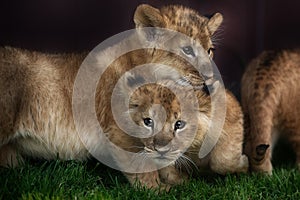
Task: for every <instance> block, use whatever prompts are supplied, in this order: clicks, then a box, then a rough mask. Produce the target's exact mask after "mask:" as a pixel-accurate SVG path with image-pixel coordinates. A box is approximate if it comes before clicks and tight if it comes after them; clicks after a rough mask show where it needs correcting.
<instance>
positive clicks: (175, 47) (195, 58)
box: [134, 4, 223, 85]
mask: <svg viewBox="0 0 300 200" xmlns="http://www.w3.org/2000/svg"><path fill="white" fill-rule="evenodd" d="M222 21H223V17H222V15H221V14H220V13H216V14H214V15H212V16H211V17H210V18H208V17H205V16H202V15H200V14H199V13H197V12H196V11H194V10H192V9H189V8H186V7H182V6H177V5H169V6H165V7H162V8H160V9H157V8H154V7H152V6H149V5H145V4H144V5H140V6H138V7H137V9H136V11H135V14H134V22H135V24H136V28H137V31H138V33H139V35H140V36H139V38H140V40H141V42H142V43H143V44H147V45H145V48H148V51H149V54H148V55H151V57H152V59H150V61H149V62H151V63H161V64H165V65H170V66H173V67H174V68H176V69H177V70H179V71H180V74H185V75H186V76H187V77H186V78H187V80H189V81H190V82H191V83H194V81H195V85H197V84H199V83H200V84H201V83H203V80H204V81H206V80H211V79H212V78H213V70H212V65H213V64H212V63H211V59H212V57H213V50H214V49H215V47H214V42H213V35H214V33H215V32H216V31H217V29H218V28H219V26H220V25H221V23H222ZM149 27H151V28H149ZM147 28H148V29H147ZM166 30H169V31H166ZM199 72H200V77H201V79H202V78H203V79H202V80H200V79H199ZM199 81H200V82H199Z"/></svg>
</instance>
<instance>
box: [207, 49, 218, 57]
mask: <svg viewBox="0 0 300 200" xmlns="http://www.w3.org/2000/svg"><path fill="white" fill-rule="evenodd" d="M214 50H216V49H215V48H209V49H208V50H207V53H208V55H209V57H212V54H213V52H214Z"/></svg>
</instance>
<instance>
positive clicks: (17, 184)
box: [0, 148, 300, 200]
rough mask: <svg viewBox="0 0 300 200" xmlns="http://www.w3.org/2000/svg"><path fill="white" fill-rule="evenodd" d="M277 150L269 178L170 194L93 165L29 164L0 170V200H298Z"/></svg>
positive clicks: (201, 180)
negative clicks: (132, 184) (132, 185)
mask: <svg viewBox="0 0 300 200" xmlns="http://www.w3.org/2000/svg"><path fill="white" fill-rule="evenodd" d="M284 149H285V152H284V153H283V151H281V150H276V149H275V153H276V155H280V154H281V156H279V157H278V158H277V159H276V157H275V160H274V163H275V164H276V167H275V170H274V172H273V176H263V175H258V174H243V175H227V176H217V175H216V176H213V177H202V176H197V177H195V178H193V179H192V180H191V181H190V182H188V183H186V184H184V185H181V186H176V187H174V188H172V190H171V191H170V192H169V193H165V192H162V193H160V194H157V193H155V191H152V190H146V189H143V188H140V189H134V188H132V187H131V186H130V184H129V183H128V182H127V180H126V178H125V177H124V176H123V174H122V173H120V172H118V171H115V170H113V169H110V168H108V167H106V166H104V165H102V164H99V163H97V162H94V161H91V162H88V163H80V162H76V161H68V162H62V161H51V162H46V161H28V162H26V164H25V165H24V166H22V167H19V168H16V169H5V168H0V199H5V200H6V199H121V200H126V199H128V200H131V199H171V200H172V199H174V200H175V199H272V200H273V199H295V200H297V199H300V172H299V171H298V170H297V169H296V168H295V167H294V166H293V165H292V163H293V162H294V159H295V157H293V156H292V158H289V157H288V156H287V155H292V153H291V151H286V150H287V149H286V148H284Z"/></svg>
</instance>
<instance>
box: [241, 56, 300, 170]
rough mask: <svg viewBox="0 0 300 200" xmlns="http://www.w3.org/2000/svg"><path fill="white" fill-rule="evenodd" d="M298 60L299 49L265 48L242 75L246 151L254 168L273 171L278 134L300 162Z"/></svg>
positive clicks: (299, 60)
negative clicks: (272, 156) (272, 158)
mask: <svg viewBox="0 0 300 200" xmlns="http://www.w3.org/2000/svg"><path fill="white" fill-rule="evenodd" d="M299 63H300V52H299V51H295V50H289V51H266V52H263V53H262V54H261V55H260V56H258V58H256V59H254V60H253V61H252V62H251V63H250V64H249V66H248V67H247V69H246V71H245V73H244V75H243V79H242V105H243V109H244V112H245V120H246V138H245V140H246V146H245V153H246V154H247V155H248V156H249V160H250V163H251V170H252V171H259V172H266V173H269V174H271V173H272V164H271V154H272V149H273V147H274V145H275V143H276V140H277V138H278V136H279V134H280V135H281V136H283V137H286V138H287V139H288V140H289V141H290V143H291V145H292V147H293V148H294V150H295V152H296V154H297V161H296V162H297V163H298V165H299V163H300V133H299V131H300V117H299V114H300V104H299V101H300V90H299V89H300V86H299V84H298V81H299V74H300V65H299Z"/></svg>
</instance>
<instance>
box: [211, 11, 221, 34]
mask: <svg viewBox="0 0 300 200" xmlns="http://www.w3.org/2000/svg"><path fill="white" fill-rule="evenodd" d="M222 22H223V16H222V14H221V13H215V14H214V15H213V16H212V17H210V19H209V20H208V23H207V27H208V30H209V32H210V34H211V35H213V34H214V33H215V32H216V30H217V29H218V28H219V27H220V25H221V24H222Z"/></svg>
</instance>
